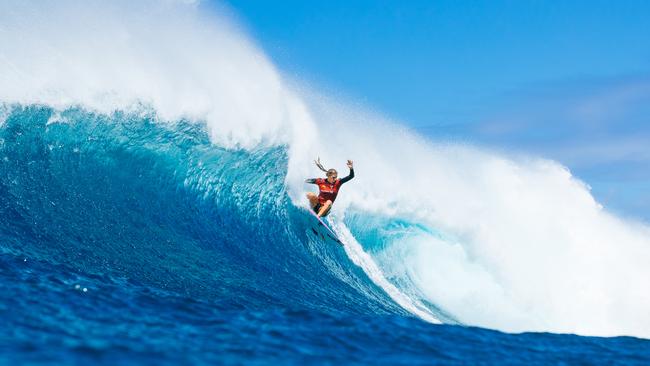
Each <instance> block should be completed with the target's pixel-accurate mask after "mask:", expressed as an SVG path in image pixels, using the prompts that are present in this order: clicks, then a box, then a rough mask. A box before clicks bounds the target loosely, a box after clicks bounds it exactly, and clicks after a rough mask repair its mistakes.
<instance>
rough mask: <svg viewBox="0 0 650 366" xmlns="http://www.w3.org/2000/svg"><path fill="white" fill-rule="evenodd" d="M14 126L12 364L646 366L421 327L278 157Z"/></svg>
mask: <svg viewBox="0 0 650 366" xmlns="http://www.w3.org/2000/svg"><path fill="white" fill-rule="evenodd" d="M7 115H8V116H7V118H6V121H5V122H4V124H3V125H2V126H1V127H0V217H1V221H0V289H1V290H0V297H1V299H0V321H1V322H2V324H3V326H2V327H1V328H0V329H1V330H0V361H1V362H2V363H5V364H13V363H16V362H17V363H20V364H29V363H35V364H41V363H53V364H89V363H104V364H115V363H116V362H118V363H120V364H131V363H133V364H142V363H145V364H156V365H159V364H178V363H190V364H214V363H261V364H271V363H284V364H304V363H330V364H336V363H346V364H355V363H357V364H409V365H411V364H436V363H444V364H449V363H452V364H476V363H484V364H603V363H604V364H613V363H620V364H639V365H640V364H649V363H650V341H648V340H643V339H637V338H633V337H615V338H598V337H582V336H576V335H557V334H546V333H525V334H507V333H501V332H497V331H493V330H487V329H481V328H472V327H465V326H462V325H449V324H448V325H434V324H430V323H427V322H425V321H422V320H420V319H419V318H417V317H415V316H413V315H411V314H410V313H409V312H407V311H406V310H404V309H403V308H402V307H401V306H399V305H398V304H396V303H395V302H394V301H393V300H392V299H391V298H390V297H389V296H388V295H387V294H386V293H385V292H384V290H383V289H382V288H380V287H379V286H377V285H376V284H375V283H373V281H371V280H370V279H369V278H368V277H367V276H366V274H365V273H364V271H363V270H362V269H360V268H359V267H357V266H355V265H354V264H353V263H352V262H351V261H350V259H349V258H348V257H347V256H346V254H345V252H344V251H343V250H342V249H341V248H340V246H338V245H335V244H332V243H331V242H329V241H327V240H323V239H322V238H321V237H320V236H317V235H315V234H314V231H313V230H312V228H313V226H314V225H313V224H314V223H313V220H312V219H311V218H310V216H309V215H306V214H305V212H304V211H302V210H301V209H299V208H296V207H295V206H294V205H293V204H292V203H291V201H290V200H289V198H288V196H287V193H286V191H285V188H284V175H285V173H286V164H287V156H286V149H285V148H284V147H282V146H280V147H275V148H260V149H257V150H255V149H254V150H233V149H222V148H219V147H217V146H214V145H213V144H211V143H210V141H209V138H208V135H207V134H206V132H205V130H204V129H203V127H202V125H201V124H199V123H192V122H189V121H178V122H177V123H175V124H173V125H170V124H161V123H157V122H155V120H154V119H153V118H152V117H151V116H147V115H146V114H140V115H130V114H121V113H115V114H113V115H111V116H104V115H98V114H93V113H89V112H86V111H83V110H79V109H70V110H67V111H64V112H61V113H58V112H54V111H53V110H51V109H50V108H47V107H43V106H29V107H20V106H14V107H11V108H10V111H9V112H8V113H7ZM350 225H351V226H353V227H351V230H352V231H353V232H355V231H356V232H364V230H365V231H366V232H368V233H369V234H366V236H365V239H366V241H368V240H370V241H372V240H375V239H376V240H380V238H375V235H376V233H374V232H373V231H372V230H370V229H367V228H363V227H360V225H367V223H364V222H363V220H361V219H359V218H358V217H357V218H356V219H355V217H354V216H352V219H351V222H350ZM354 225H357V227H356V228H355V227H354ZM373 238H375V239H373ZM364 245H367V246H369V247H372V246H373V245H379V244H378V243H373V242H369V243H364ZM431 307H432V310H434V311H435V310H436V309H435V305H433V304H432V305H431ZM438 315H439V316H440V317H442V318H445V317H444V316H443V315H444V314H441V313H439V314H438ZM448 321H449V322H452V323H455V321H454V319H453V318H452V317H449V319H448Z"/></svg>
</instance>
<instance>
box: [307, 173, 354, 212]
mask: <svg viewBox="0 0 650 366" xmlns="http://www.w3.org/2000/svg"><path fill="white" fill-rule="evenodd" d="M352 178H354V169H350V174H348V176H347V177H345V178H341V179H337V180H335V181H334V183H330V182H328V181H327V179H323V178H312V179H307V180H306V181H305V182H307V183H311V184H317V185H318V190H319V191H320V192H319V193H318V203H317V204H316V206H315V207H314V211H316V212H318V211H320V209H321V207H323V205H324V204H325V202H327V201H328V200H329V201H332V203H334V200H335V199H336V195H337V194H339V189H341V186H342V185H343V183H345V182H348V181H349V180H350V179H352Z"/></svg>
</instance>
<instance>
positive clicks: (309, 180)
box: [305, 178, 318, 184]
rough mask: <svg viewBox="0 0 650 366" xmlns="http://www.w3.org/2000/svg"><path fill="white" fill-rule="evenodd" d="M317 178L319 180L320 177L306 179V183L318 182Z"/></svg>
mask: <svg viewBox="0 0 650 366" xmlns="http://www.w3.org/2000/svg"><path fill="white" fill-rule="evenodd" d="M316 180H318V178H311V179H306V180H305V183H309V184H316Z"/></svg>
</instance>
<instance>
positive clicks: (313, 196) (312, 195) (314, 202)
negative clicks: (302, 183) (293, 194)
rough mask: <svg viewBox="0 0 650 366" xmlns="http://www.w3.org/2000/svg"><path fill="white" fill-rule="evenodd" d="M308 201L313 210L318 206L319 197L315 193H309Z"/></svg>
mask: <svg viewBox="0 0 650 366" xmlns="http://www.w3.org/2000/svg"><path fill="white" fill-rule="evenodd" d="M307 199H308V200H309V206H311V208H312V209H314V208H315V207H316V205H318V196H317V195H316V193H314V192H307Z"/></svg>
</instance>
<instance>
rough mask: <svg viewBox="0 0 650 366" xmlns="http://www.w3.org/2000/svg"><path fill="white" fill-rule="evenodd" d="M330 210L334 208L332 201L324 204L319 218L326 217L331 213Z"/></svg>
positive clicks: (319, 212)
mask: <svg viewBox="0 0 650 366" xmlns="http://www.w3.org/2000/svg"><path fill="white" fill-rule="evenodd" d="M330 208H332V201H330V200H327V201H325V203H323V206H322V207H321V208H320V211H318V217H324V216H326V215H327V214H328V213H329V212H330Z"/></svg>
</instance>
